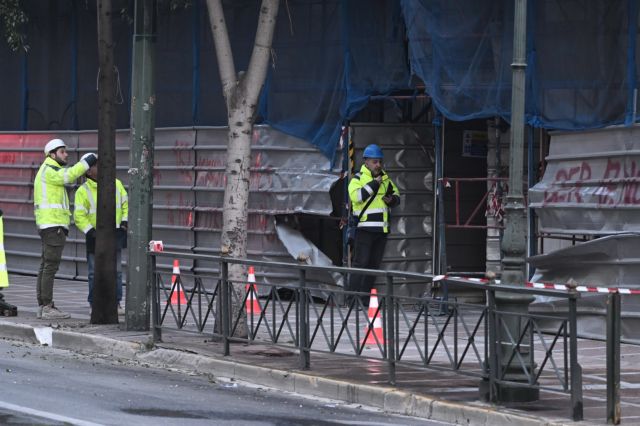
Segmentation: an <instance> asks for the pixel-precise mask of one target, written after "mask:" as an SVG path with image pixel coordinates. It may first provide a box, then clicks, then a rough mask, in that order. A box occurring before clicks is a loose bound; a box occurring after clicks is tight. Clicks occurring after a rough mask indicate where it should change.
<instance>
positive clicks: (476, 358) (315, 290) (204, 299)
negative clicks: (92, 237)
mask: <svg viewBox="0 0 640 426" xmlns="http://www.w3.org/2000/svg"><path fill="white" fill-rule="evenodd" d="M149 255H150V256H151V264H152V268H153V273H152V274H151V275H150V277H151V278H150V279H151V280H152V283H150V287H151V289H152V300H153V303H152V307H153V308H152V309H153V311H152V315H151V327H152V331H153V338H154V340H155V341H161V340H162V331H163V330H169V329H170V330H179V331H183V332H188V333H195V334H196V335H202V334H206V335H207V336H210V337H212V338H213V339H214V340H218V341H221V342H222V348H223V355H225V356H228V355H230V354H231V348H232V345H231V343H246V344H265V345H276V346H280V347H284V348H287V349H289V350H294V351H296V352H297V353H298V364H299V365H298V367H299V368H300V369H302V370H307V369H310V368H312V360H313V354H314V353H325V354H326V353H329V354H333V355H336V356H349V357H359V358H364V359H367V360H377V361H379V362H381V363H382V364H383V365H385V366H386V373H387V377H388V382H389V383H390V384H392V385H395V384H397V382H398V378H397V377H396V369H397V368H400V367H402V368H403V369H410V370H413V369H415V370H416V372H417V371H423V372H424V373H426V372H428V371H429V370H439V371H450V372H455V373H457V374H462V375H466V376H470V377H473V378H477V379H478V384H479V388H480V389H481V392H483V396H484V397H485V399H487V400H488V401H491V402H499V398H500V396H499V395H500V394H499V392H500V389H505V388H518V387H521V388H529V389H532V390H536V391H537V392H540V391H542V392H545V391H550V392H554V393H557V392H561V393H564V394H566V395H567V396H568V399H569V401H568V402H569V406H570V407H571V414H570V416H571V418H573V419H574V420H580V419H582V417H583V400H582V368H581V366H580V363H579V354H578V338H577V318H576V302H577V299H578V298H579V297H580V294H579V293H578V292H576V291H568V292H567V291H557V290H547V289H533V288H527V287H524V286H509V285H503V284H491V283H490V284H486V283H478V282H470V281H468V280H464V279H447V280H445V281H443V282H441V283H439V285H444V286H449V287H465V288H472V289H476V290H480V291H483V292H485V296H486V298H485V302H483V303H478V304H472V303H463V302H459V301H457V300H455V299H454V300H451V299H450V300H445V299H443V298H439V297H435V296H432V294H436V292H431V291H429V290H432V289H433V287H434V286H435V285H436V283H434V282H433V276H432V275H429V274H418V273H405V272H399V271H375V270H366V269H355V268H342V267H323V266H312V265H307V264H305V263H302V262H300V263H283V262H268V261H255V260H248V259H236V258H230V257H219V256H204V255H194V254H184V253H178V252H155V253H154V252H150V253H149ZM167 259H173V262H174V265H176V264H178V263H179V262H191V261H196V260H197V261H200V262H206V263H208V264H210V266H211V268H210V269H209V271H214V272H207V273H197V274H194V273H188V274H181V273H180V272H179V269H178V270H177V273H176V268H175V267H174V268H173V269H170V268H165V267H158V264H161V263H162V264H164V265H166V264H167V263H168V262H167ZM169 263H170V262H169ZM234 268H243V271H244V272H243V279H242V281H241V282H237V280H236V281H233V280H232V279H231V275H232V274H230V269H234ZM249 268H251V269H249ZM254 269H255V271H256V272H255V274H253V271H254ZM247 271H249V272H251V275H248V273H247ZM276 271H280V272H282V271H287V272H288V274H287V275H297V276H298V279H297V280H293V281H291V282H290V283H287V284H285V285H275V284H272V283H268V282H266V281H265V280H263V279H262V277H263V276H264V275H265V274H273V273H274V272H276ZM292 272H294V273H293V274H292ZM318 272H324V273H330V274H338V275H342V276H343V278H344V279H343V282H349V280H348V279H349V276H350V275H352V274H362V275H370V276H374V277H376V278H377V279H378V282H380V281H383V282H384V283H385V284H384V285H383V286H380V287H379V289H378V290H379V292H377V295H375V296H374V295H373V294H372V293H362V292H354V291H347V290H344V289H343V288H341V287H337V286H332V287H329V286H324V287H323V286H321V285H318V283H314V282H312V278H311V277H313V276H314V274H317V273H318ZM405 281H413V282H422V283H424V288H425V294H424V296H422V297H408V296H398V295H396V294H395V289H396V288H397V286H398V285H400V284H401V283H402V282H405ZM258 295H260V297H258ZM537 295H543V296H552V297H558V298H565V299H566V300H567V301H568V303H569V306H570V309H569V311H568V313H566V314H565V313H553V314H549V315H540V314H529V313H526V309H525V312H524V313H523V312H515V311H513V310H510V308H509V307H508V306H509V305H507V304H505V303H504V301H505V300H507V299H509V298H513V297H514V296H520V297H523V298H531V299H532V298H533V297H534V296H537ZM609 297H610V298H611V303H609V304H608V306H609V308H608V309H609V312H608V316H607V319H608V321H607V372H608V374H607V410H608V411H607V416H608V418H611V419H615V418H616V417H617V418H618V419H619V416H620V414H619V413H620V410H619V403H620V398H619V383H620V380H619V375H620V335H619V332H620V309H619V308H620V295H619V294H617V293H614V294H611V295H609ZM368 299H370V300H369V301H368ZM376 302H377V303H376ZM501 302H503V303H501ZM376 305H377V306H376ZM514 323H515V324H517V326H516V327H515V329H514V327H513V324H514ZM545 323H547V324H559V326H554V327H553V329H551V330H550V329H548V328H545V325H544V324H545ZM514 330H515V331H514ZM516 376H517V377H521V378H522V377H524V379H518V380H517V381H514V380H513V379H512V378H513V377H516ZM414 377H415V376H414ZM483 389H485V391H483Z"/></svg>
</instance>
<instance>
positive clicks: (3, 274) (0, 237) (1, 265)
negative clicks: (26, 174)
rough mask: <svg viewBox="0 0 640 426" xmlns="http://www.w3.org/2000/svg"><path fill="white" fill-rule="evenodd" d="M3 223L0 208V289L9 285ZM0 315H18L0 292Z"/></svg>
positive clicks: (15, 308)
mask: <svg viewBox="0 0 640 426" xmlns="http://www.w3.org/2000/svg"><path fill="white" fill-rule="evenodd" d="M3 228H4V224H3V220H2V210H0V290H2V289H5V288H7V287H9V272H8V271H7V258H6V256H5V253H4V229H3ZM0 315H5V316H8V317H13V316H16V315H18V308H17V307H16V306H14V305H11V304H9V303H7V302H5V301H4V295H3V294H2V293H0Z"/></svg>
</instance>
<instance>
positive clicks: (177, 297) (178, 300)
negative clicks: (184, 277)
mask: <svg viewBox="0 0 640 426" xmlns="http://www.w3.org/2000/svg"><path fill="white" fill-rule="evenodd" d="M179 276H180V263H179V262H178V259H174V260H173V275H171V291H172V293H171V300H170V301H169V302H170V303H171V304H172V305H178V304H180V305H186V304H187V298H186V297H185V295H184V290H183V289H182V286H181V285H180V282H179V281H178V277H179ZM176 283H177V284H176Z"/></svg>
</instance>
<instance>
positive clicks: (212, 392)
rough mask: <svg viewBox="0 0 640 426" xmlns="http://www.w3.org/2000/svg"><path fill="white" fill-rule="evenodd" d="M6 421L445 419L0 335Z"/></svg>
mask: <svg viewBox="0 0 640 426" xmlns="http://www.w3.org/2000/svg"><path fill="white" fill-rule="evenodd" d="M0 359H1V360H2V361H0V385H1V386H2V388H1V389H2V390H1V391H0V424H3V425H69V424H71V425H87V426H89V425H205V424H206V425H212V424H233V425H279V426H280V425H281V426H288V425H319V426H323V425H388V424H402V425H443V424H444V423H440V422H432V421H425V420H420V419H414V418H409V417H402V416H393V415H387V414H384V413H381V412H379V411H374V410H372V409H367V408H365V407H359V406H354V405H349V404H344V403H341V402H336V401H329V400H318V399H309V398H304V397H301V396H297V395H292V394H284V393H282V392H280V391H277V390H273V389H266V388H260V387H254V386H250V385H246V384H240V383H235V382H228V381H224V380H221V379H218V378H215V377H203V376H192V375H188V374H187V373H184V372H179V371H169V370H163V369H157V368H151V367H149V366H145V365H141V364H140V363H133V362H122V361H115V360H111V359H109V358H106V357H102V356H93V355H91V356H88V355H79V354H76V353H72V352H69V351H64V350H58V349H53V348H49V347H43V346H34V345H27V344H23V343H15V342H10V341H4V340H0Z"/></svg>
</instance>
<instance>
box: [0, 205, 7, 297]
mask: <svg viewBox="0 0 640 426" xmlns="http://www.w3.org/2000/svg"><path fill="white" fill-rule="evenodd" d="M4 287H9V273H8V272H7V257H6V255H5V254H4V224H3V221H2V216H0V288H4Z"/></svg>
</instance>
